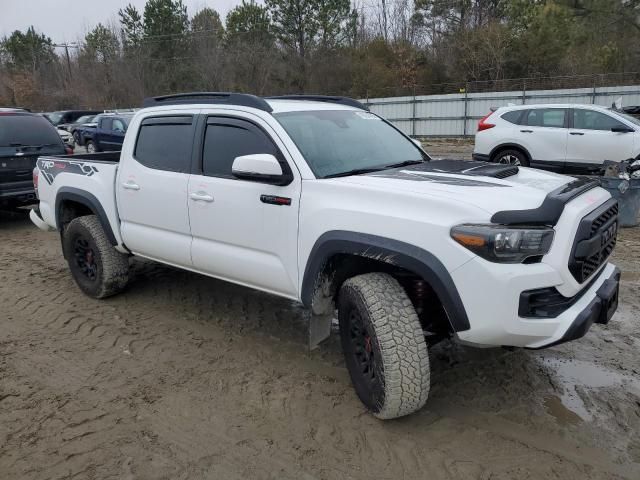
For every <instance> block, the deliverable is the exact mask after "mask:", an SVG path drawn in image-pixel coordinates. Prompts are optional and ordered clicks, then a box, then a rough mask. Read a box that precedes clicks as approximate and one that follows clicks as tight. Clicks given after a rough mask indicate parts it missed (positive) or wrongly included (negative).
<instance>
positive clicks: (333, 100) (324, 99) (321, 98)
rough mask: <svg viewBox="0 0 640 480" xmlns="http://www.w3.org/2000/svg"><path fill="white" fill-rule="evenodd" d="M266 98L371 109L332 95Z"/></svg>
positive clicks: (350, 99)
mask: <svg viewBox="0 0 640 480" xmlns="http://www.w3.org/2000/svg"><path fill="white" fill-rule="evenodd" d="M265 98H267V99H274V100H278V99H280V100H311V101H314V102H327V103H337V104H339V105H348V106H350V107H356V108H360V109H361V110H369V107H367V106H366V105H364V104H363V103H361V102H359V101H357V100H354V99H353V98H349V97H334V96H330V95H277V96H273V97H265Z"/></svg>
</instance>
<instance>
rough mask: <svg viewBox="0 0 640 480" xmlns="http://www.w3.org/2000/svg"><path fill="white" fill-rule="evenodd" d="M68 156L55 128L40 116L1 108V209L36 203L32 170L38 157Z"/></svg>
mask: <svg viewBox="0 0 640 480" xmlns="http://www.w3.org/2000/svg"><path fill="white" fill-rule="evenodd" d="M65 153H69V152H68V151H67V150H66V149H65V146H64V143H62V139H61V138H60V135H58V132H57V131H56V129H55V127H54V126H53V125H51V123H49V122H48V121H47V119H46V118H44V117H43V116H41V115H34V114H32V113H29V112H27V111H25V110H19V109H0V207H2V208H13V207H18V206H21V205H27V204H29V203H33V202H34V201H35V190H34V186H33V177H32V175H33V169H34V167H35V166H36V160H37V158H38V156H40V155H64V154H65Z"/></svg>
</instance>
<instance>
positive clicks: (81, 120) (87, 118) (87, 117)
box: [58, 115, 96, 143]
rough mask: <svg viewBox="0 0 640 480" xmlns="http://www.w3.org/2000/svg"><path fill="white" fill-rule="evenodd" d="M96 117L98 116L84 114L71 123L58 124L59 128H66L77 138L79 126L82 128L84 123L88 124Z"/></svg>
mask: <svg viewBox="0 0 640 480" xmlns="http://www.w3.org/2000/svg"><path fill="white" fill-rule="evenodd" d="M95 118H96V115H83V116H81V117H79V118H77V119H76V120H74V121H73V122H71V123H63V124H60V125H58V128H60V129H62V130H66V131H67V132H69V133H70V134H71V135H72V136H73V137H74V140H75V138H76V136H75V132H76V130H77V129H78V128H80V127H81V126H82V125H86V124H88V123H91V122H93V120H94V119H95ZM76 143H77V142H76Z"/></svg>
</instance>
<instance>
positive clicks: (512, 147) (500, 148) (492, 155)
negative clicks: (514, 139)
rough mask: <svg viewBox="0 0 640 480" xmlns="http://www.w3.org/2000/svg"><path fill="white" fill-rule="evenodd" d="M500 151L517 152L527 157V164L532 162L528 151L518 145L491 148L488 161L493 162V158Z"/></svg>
mask: <svg viewBox="0 0 640 480" xmlns="http://www.w3.org/2000/svg"><path fill="white" fill-rule="evenodd" d="M502 150H518V151H520V152H522V153H524V155H525V156H526V157H527V160H529V163H531V161H532V158H531V154H530V153H529V150H527V149H526V148H525V147H523V146H522V145H520V144H518V143H501V144H500V145H498V146H497V147H493V149H492V150H491V152H489V161H491V162H493V158H494V157H495V155H496V154H497V153H498V152H500V151H502Z"/></svg>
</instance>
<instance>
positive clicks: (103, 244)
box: [62, 215, 129, 298]
mask: <svg viewBox="0 0 640 480" xmlns="http://www.w3.org/2000/svg"><path fill="white" fill-rule="evenodd" d="M78 241H81V242H83V243H86V245H87V248H88V249H91V252H92V253H91V258H92V260H93V263H95V278H89V277H88V276H87V275H86V274H85V273H83V271H82V267H81V265H80V264H79V263H78V258H77V257H78V255H77V245H78V244H77V243H76V242H78ZM62 248H63V249H64V254H65V258H66V259H67V262H68V264H69V269H70V270H71V275H72V276H73V279H74V280H75V281H76V283H77V284H78V286H79V287H80V289H81V290H82V291H83V292H84V293H85V294H87V295H88V296H90V297H93V298H106V297H109V296H111V295H115V294H116V293H119V292H121V291H122V290H124V288H125V287H126V286H127V282H128V280H129V257H128V256H127V255H125V254H123V253H120V252H118V251H117V250H116V249H115V248H114V247H113V245H111V243H110V242H109V239H108V238H107V235H106V234H105V232H104V229H103V228H102V225H101V224H100V220H98V217H96V216H95V215H87V216H84V217H77V218H75V219H73V220H72V221H71V222H70V223H69V225H68V226H67V227H66V228H65V230H64V233H63V236H62Z"/></svg>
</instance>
